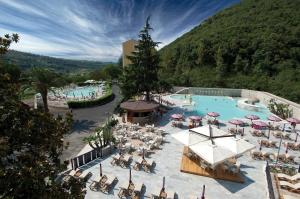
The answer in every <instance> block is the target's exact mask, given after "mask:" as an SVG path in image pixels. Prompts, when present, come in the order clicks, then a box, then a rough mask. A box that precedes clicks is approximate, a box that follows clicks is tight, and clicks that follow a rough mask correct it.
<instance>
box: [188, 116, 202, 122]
mask: <svg viewBox="0 0 300 199" xmlns="http://www.w3.org/2000/svg"><path fill="white" fill-rule="evenodd" d="M190 119H191V120H195V121H200V120H201V119H202V117H200V116H197V115H193V116H190Z"/></svg>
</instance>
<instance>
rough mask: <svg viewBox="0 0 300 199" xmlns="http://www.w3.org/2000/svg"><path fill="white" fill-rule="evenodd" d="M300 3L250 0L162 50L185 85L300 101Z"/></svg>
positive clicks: (176, 80) (173, 76) (170, 71)
mask: <svg viewBox="0 0 300 199" xmlns="http://www.w3.org/2000/svg"><path fill="white" fill-rule="evenodd" d="M299 10H300V1H299V0H244V1H242V2H241V3H239V4H236V5H234V6H232V7H230V8H227V9H225V10H223V11H221V12H219V13H217V14H216V15H214V16H212V17H210V18H208V19H207V20H206V21H204V22H203V23H202V24H200V25H199V26H197V27H195V28H194V29H192V30H191V31H190V32H188V33H186V34H184V35H183V36H182V37H180V38H178V39H176V40H175V41H174V42H172V43H171V44H169V45H167V46H165V47H164V48H163V49H161V50H160V55H161V65H162V69H161V71H160V75H161V77H162V78H164V79H166V80H168V81H169V82H171V83H173V84H175V85H180V86H198V87H230V88H248V89H255V90H263V91H268V92H271V93H274V94H276V95H279V96H283V97H285V98H288V99H290V100H292V101H295V102H300V64H299V63H300V12H299Z"/></svg>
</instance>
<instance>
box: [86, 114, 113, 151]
mask: <svg viewBox="0 0 300 199" xmlns="http://www.w3.org/2000/svg"><path fill="white" fill-rule="evenodd" d="M112 127H113V126H112V122H111V119H108V121H107V122H106V123H105V125H104V126H103V127H98V128H96V134H95V135H90V136H89V137H86V138H84V139H83V141H84V142H86V143H88V144H89V145H90V147H91V148H93V149H95V150H96V151H97V153H98V154H99V155H100V157H102V149H103V148H104V147H106V146H108V145H109V144H110V143H111V142H114V141H115V139H114V136H113V132H112Z"/></svg>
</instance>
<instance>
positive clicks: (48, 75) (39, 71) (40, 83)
mask: <svg viewBox="0 0 300 199" xmlns="http://www.w3.org/2000/svg"><path fill="white" fill-rule="evenodd" d="M26 81H27V82H28V84H29V86H32V87H33V88H34V89H35V90H36V92H38V93H40V94H41V97H42V100H43V105H44V110H45V112H48V111H49V108H48V99H47V96H48V90H49V89H51V87H58V86H61V85H62V84H63V83H62V82H63V79H62V77H60V75H59V74H58V73H56V72H55V71H53V70H51V69H48V68H42V67H33V68H31V70H30V73H29V76H28V78H27V80H26Z"/></svg>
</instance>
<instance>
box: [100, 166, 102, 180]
mask: <svg viewBox="0 0 300 199" xmlns="http://www.w3.org/2000/svg"><path fill="white" fill-rule="evenodd" d="M100 177H102V164H101V163H100Z"/></svg>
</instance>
